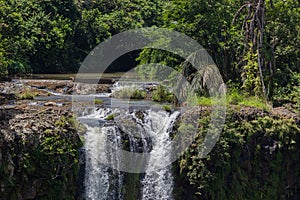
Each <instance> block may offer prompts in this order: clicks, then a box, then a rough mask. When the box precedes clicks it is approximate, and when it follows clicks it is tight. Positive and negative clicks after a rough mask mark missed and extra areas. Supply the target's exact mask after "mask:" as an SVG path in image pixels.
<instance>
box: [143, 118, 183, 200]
mask: <svg viewBox="0 0 300 200" xmlns="http://www.w3.org/2000/svg"><path fill="white" fill-rule="evenodd" d="M158 114H160V115H165V117H160V118H163V119H165V121H163V122H161V123H157V124H155V126H154V127H152V128H154V130H155V131H156V134H155V136H154V141H153V149H152V151H151V156H150V159H149V163H148V165H147V169H146V175H145V178H144V180H143V181H142V185H143V190H142V199H143V200H150V199H162V200H171V199H173V195H172V193H173V176H172V171H171V165H170V164H171V162H170V156H171V155H170V154H171V152H172V146H171V140H170V132H171V131H172V128H173V125H174V123H175V121H176V119H177V117H178V116H179V112H174V113H173V114H171V116H170V117H167V116H166V113H155V114H152V115H149V117H156V119H160V118H159V117H158V116H155V115H158Z"/></svg>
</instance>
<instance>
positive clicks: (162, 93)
mask: <svg viewBox="0 0 300 200" xmlns="http://www.w3.org/2000/svg"><path fill="white" fill-rule="evenodd" d="M151 99H152V100H153V101H157V102H172V100H173V93H171V92H169V91H167V89H166V87H164V86H162V85H159V86H157V87H156V90H154V91H153V92H152V94H151Z"/></svg>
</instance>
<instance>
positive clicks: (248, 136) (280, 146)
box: [174, 107, 300, 199]
mask: <svg viewBox="0 0 300 200" xmlns="http://www.w3.org/2000/svg"><path fill="white" fill-rule="evenodd" d="M201 116H202V118H201V120H200V127H199V134H198V136H197V139H196V140H195V141H194V142H193V144H192V145H191V146H190V148H189V149H188V150H187V151H186V153H185V154H184V156H182V158H181V159H180V161H178V164H176V165H174V166H176V167H177V168H176V167H175V168H176V170H178V173H180V176H179V177H177V184H179V185H177V187H178V190H176V191H175V193H177V195H176V196H177V197H178V199H183V198H184V199H296V197H297V195H299V187H300V182H299V180H300V179H299V176H300V170H299V169H300V166H299V161H298V158H299V156H300V150H299V142H300V137H299V133H300V129H299V119H291V118H289V119H287V118H280V117H279V116H274V115H272V114H271V113H268V112H264V111H262V110H259V109H253V108H252V109H249V108H247V107H242V108H240V109H236V108H231V109H230V111H229V113H228V114H227V117H226V123H225V127H224V130H223V132H222V135H221V136H220V139H219V141H218V142H217V144H216V146H215V147H214V148H213V150H212V151H211V152H210V153H209V155H208V156H206V157H205V158H202V159H200V158H199V156H198V153H199V151H200V149H199V148H200V147H201V144H202V142H203V139H204V136H205V134H206V131H207V126H208V121H209V120H210V115H209V112H201ZM188 196H189V197H188Z"/></svg>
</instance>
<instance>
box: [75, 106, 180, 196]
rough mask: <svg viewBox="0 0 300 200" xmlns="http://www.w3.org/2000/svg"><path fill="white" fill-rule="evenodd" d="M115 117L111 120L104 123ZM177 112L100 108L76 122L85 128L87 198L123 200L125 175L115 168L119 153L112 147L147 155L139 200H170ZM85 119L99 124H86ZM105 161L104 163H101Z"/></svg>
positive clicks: (119, 160)
mask: <svg viewBox="0 0 300 200" xmlns="http://www.w3.org/2000/svg"><path fill="white" fill-rule="evenodd" d="M112 113H113V114H115V119H114V120H113V121H109V120H105V119H106V117H107V116H108V115H110V114H112ZM179 114H180V113H179V112H177V111H175V112H173V113H171V114H170V113H168V112H166V111H162V110H160V111H157V110H156V111H154V110H151V109H146V110H143V111H141V110H133V111H125V110H123V109H122V108H114V109H111V108H102V109H98V110H94V112H92V113H90V114H89V115H85V116H82V117H80V118H79V119H80V120H81V121H82V123H84V124H85V125H86V127H87V133H86V135H85V150H86V151H85V152H86V153H85V154H86V155H85V162H86V164H85V197H86V199H91V200H94V199H95V200H96V199H100V200H101V199H103V200H104V199H113V200H121V199H124V184H125V182H126V181H125V180H124V174H125V173H124V172H121V171H119V170H117V169H118V166H119V165H120V164H121V163H120V162H121V161H122V154H118V153H116V152H115V151H112V149H113V148H116V149H124V150H127V151H130V152H138V153H150V158H149V160H148V163H147V164H146V170H145V172H146V173H145V174H144V176H142V178H141V180H140V185H141V188H140V195H139V196H140V199H141V200H150V199H164V200H172V199H173V196H172V193H173V176H172V171H171V166H167V167H164V166H165V164H166V162H167V163H169V160H168V159H169V156H170V152H172V146H171V142H170V132H171V131H172V127H173V124H174V123H175V121H176V119H177V117H178V116H179ZM87 119H90V120H92V119H93V120H98V121H99V122H100V123H98V125H96V123H94V124H93V123H87ZM103 161H104V162H103Z"/></svg>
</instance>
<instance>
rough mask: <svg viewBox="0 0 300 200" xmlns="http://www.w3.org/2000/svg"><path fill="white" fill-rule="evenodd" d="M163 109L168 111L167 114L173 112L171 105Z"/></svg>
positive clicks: (164, 106)
mask: <svg viewBox="0 0 300 200" xmlns="http://www.w3.org/2000/svg"><path fill="white" fill-rule="evenodd" d="M162 108H163V109H164V110H165V111H167V112H171V111H172V106H171V105H163V106H162Z"/></svg>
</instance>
